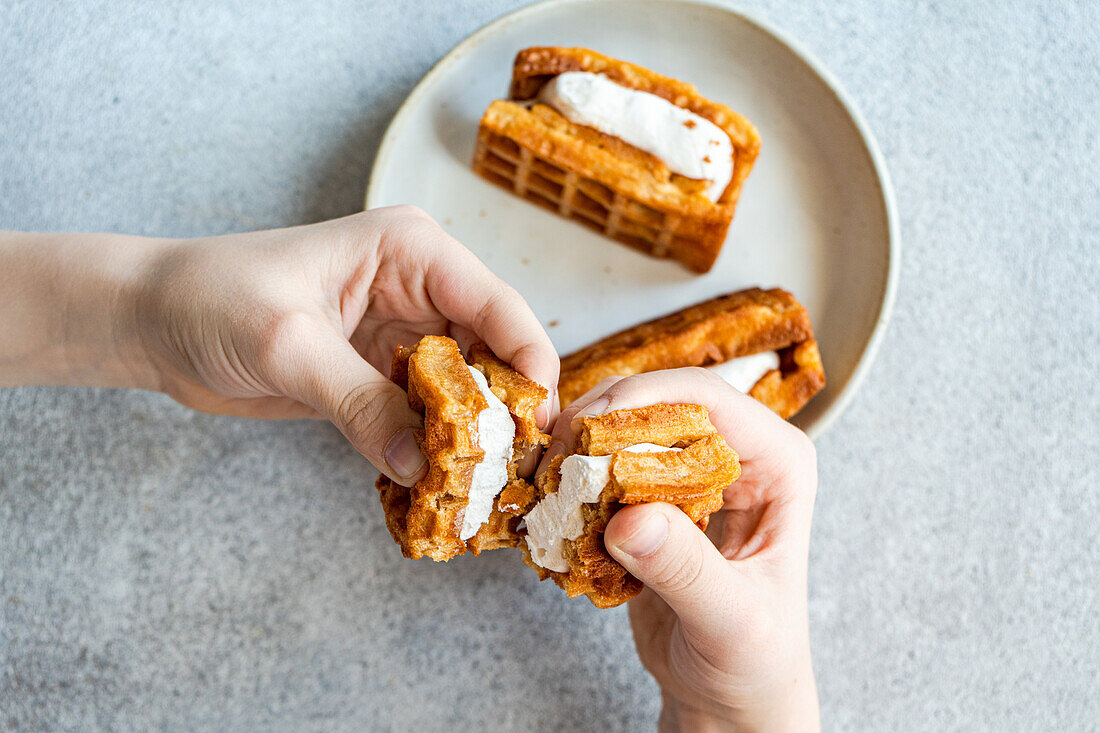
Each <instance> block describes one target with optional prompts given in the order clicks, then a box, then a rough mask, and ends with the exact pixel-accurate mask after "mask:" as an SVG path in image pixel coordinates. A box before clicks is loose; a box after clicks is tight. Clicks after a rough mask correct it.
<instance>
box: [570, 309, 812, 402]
mask: <svg viewBox="0 0 1100 733" xmlns="http://www.w3.org/2000/svg"><path fill="white" fill-rule="evenodd" d="M680 367H708V368H710V369H712V370H714V371H715V372H716V373H718V374H719V375H720V376H721V377H723V378H724V379H725V380H726V381H727V382H729V383H730V384H731V385H733V386H734V387H735V388H737V389H738V390H740V391H742V392H745V393H746V394H748V395H750V396H751V397H754V398H756V399H757V400H759V401H760V402H763V403H764V404H765V405H767V406H768V407H770V408H771V409H772V410H773V411H774V412H776V413H777V414H778V415H779V416H780V417H783V418H789V417H791V416H792V415H794V414H795V413H797V412H798V411H799V410H801V409H802V408H803V407H804V406H805V405H806V403H807V402H808V401H809V400H810V398H811V397H813V396H814V395H815V394H817V392H819V391H820V390H821V389H822V387H824V386H825V369H824V367H823V366H822V363H821V354H820V353H819V351H818V348H817V342H816V341H815V340H814V331H813V326H812V325H811V324H810V315H809V313H808V312H807V311H806V308H805V307H804V306H803V305H802V304H801V303H799V302H798V301H797V300H795V298H794V296H793V295H791V294H790V293H788V292H787V291H786V290H780V289H773V290H761V289H759V288H750V289H748V290H741V291H739V292H736V293H729V294H728V295H722V296H719V297H717V298H712V299H711V300H708V301H705V302H703V303H698V304H696V305H693V306H689V307H687V308H684V309H683V310H681V311H677V312H676V313H671V314H669V315H667V316H664V317H662V318H657V319H655V320H652V321H648V322H646V323H642V324H639V325H637V326H633V327H631V328H627V329H625V330H623V331H620V332H619V333H616V334H612V335H611V336H608V337H606V338H603V339H600V340H599V341H597V342H595V343H593V344H590V345H589V346H586V347H584V348H583V349H580V350H578V351H576V352H574V353H572V354H569V355H568V356H566V357H564V358H562V360H561V378H560V380H559V382H558V394H559V396H560V398H561V404H562V406H563V407H564V406H566V405H568V404H570V403H572V402H573V401H574V400H576V399H577V398H578V397H580V396H581V395H583V394H584V393H585V392H587V391H588V390H590V389H591V388H592V387H595V386H596V385H597V384H598V383H599V382H600V380H601V379H604V378H605V377H612V376H623V377H627V376H631V375H634V374H642V373H644V372H653V371H658V370H661V369H677V368H680Z"/></svg>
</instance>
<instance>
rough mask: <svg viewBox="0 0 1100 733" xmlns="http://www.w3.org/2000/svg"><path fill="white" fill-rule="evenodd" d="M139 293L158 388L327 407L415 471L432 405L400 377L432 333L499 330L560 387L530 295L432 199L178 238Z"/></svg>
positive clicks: (298, 409)
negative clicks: (406, 351)
mask: <svg viewBox="0 0 1100 733" xmlns="http://www.w3.org/2000/svg"><path fill="white" fill-rule="evenodd" d="M147 272H148V275H147V276H146V277H144V278H142V279H141V281H140V286H139V287H138V288H136V291H137V292H136V295H135V296H134V298H133V301H134V306H133V310H134V313H135V316H134V317H135V323H136V331H137V333H138V334H139V338H140V343H141V345H142V351H143V353H144V354H145V355H146V357H147V360H148V364H149V365H150V367H151V370H152V372H153V374H154V375H155V377H154V378H155V380H156V388H158V389H160V390H161V391H163V392H166V393H167V394H168V395H170V396H171V397H173V398H174V399H176V400H177V401H179V402H181V403H183V404H184V405H186V406H188V407H191V408H194V409H196V410H201V411H203V412H214V413H224V414H231V415H239V416H243V417H258V418H295V417H323V418H326V419H328V420H331V421H332V422H333V423H334V424H335V425H336V426H337V427H338V428H339V429H340V430H341V432H343V433H344V435H345V436H347V438H348V440H350V441H351V442H352V444H353V445H354V446H355V447H356V448H357V449H358V450H359V451H360V452H361V453H362V454H363V455H364V456H366V457H367V459H369V460H370V461H371V463H373V464H374V465H375V466H376V467H377V468H378V469H379V470H380V471H382V472H383V473H385V474H386V475H388V476H389V477H390V478H392V479H394V480H395V481H398V482H400V483H402V484H404V485H411V484H412V483H414V482H415V481H416V480H417V479H418V478H419V477H420V476H421V475H423V472H424V471H425V463H424V456H423V455H422V454H421V452H420V450H419V448H418V447H417V444H416V442H415V440H414V438H413V429H415V428H418V427H420V425H421V419H420V417H419V416H418V415H417V414H416V413H414V412H413V411H412V410H411V409H410V408H409V406H408V403H407V400H406V396H405V393H404V392H403V391H402V390H401V389H400V388H398V387H397V386H396V385H394V384H393V383H392V382H390V380H389V379H388V378H387V375H388V374H389V369H390V361H391V359H392V357H393V353H394V349H395V348H396V346H398V345H399V344H405V345H412V344H413V343H415V342H416V341H417V340H418V339H419V338H420V337H421V336H422V335H424V334H446V335H449V336H452V337H453V338H455V339H456V340H457V341H458V342H459V343H460V344H461V345H463V347H465V346H467V345H469V344H470V343H472V342H473V341H475V340H483V341H485V342H486V344H488V346H489V348H491V349H492V350H493V351H494V352H495V353H496V354H497V355H498V356H499V357H500V358H501V359H503V360H505V361H507V362H510V363H511V364H512V366H513V367H514V368H515V369H516V370H518V371H520V372H521V373H523V374H525V375H526V376H528V377H529V378H531V379H533V380H535V381H536V382H538V383H539V384H541V385H543V386H545V387H546V388H547V389H549V390H550V391H551V397H550V399H549V400H548V403H547V404H546V405H544V406H543V407H541V408H540V410H539V412H538V413H536V417H537V418H538V419H539V420H540V422H541V423H542V425H543V426H545V425H546V424H547V423H549V421H550V419H551V417H552V415H551V410H552V409H553V405H554V404H555V399H556V398H555V397H554V395H553V390H554V387H555V386H556V384H557V377H558V357H557V353H556V351H555V350H554V347H553V346H552V344H551V343H550V339H549V338H548V337H547V335H546V333H545V331H544V330H543V329H542V326H541V325H540V324H539V322H538V320H537V319H536V318H535V316H534V314H533V313H532V312H531V309H530V308H529V307H528V306H527V304H526V303H525V302H524V300H523V298H522V297H520V295H519V294H518V293H517V292H516V291H515V290H513V289H512V288H511V287H509V286H508V285H506V284H505V283H504V282H503V281H501V280H500V279H499V278H497V277H496V276H495V275H493V274H492V273H491V272H490V271H489V269H488V268H487V267H486V266H485V265H484V264H483V263H482V262H481V261H480V260H478V258H477V257H475V256H474V255H473V253H471V252H470V251H469V250H467V249H466V248H465V247H463V246H462V245H461V244H459V243H458V242H457V241H455V240H454V239H452V238H451V237H450V236H448V235H447V234H446V233H445V232H444V231H443V230H442V229H441V228H440V227H439V226H438V225H436V223H435V222H433V221H432V220H431V219H430V218H429V217H428V216H427V215H426V214H425V213H424V212H422V211H420V210H419V209H416V208H415V207H410V206H398V207H391V208H385V209H376V210H373V211H367V212H364V213H362V214H356V215H354V216H349V217H346V218H343V219H337V220H334V221H328V222H323V223H320V224H315V225H311V226H303V227H294V228H291V229H280V230H274V231H262V232H252V233H247V234H233V235H228V236H222V237H212V238H209V239H196V240H181V241H173V242H167V243H164V244H163V245H162V246H161V250H160V251H159V252H158V254H157V255H156V256H155V257H154V258H152V260H151V264H150V266H149V267H148V268H147Z"/></svg>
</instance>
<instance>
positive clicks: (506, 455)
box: [458, 367, 516, 542]
mask: <svg viewBox="0 0 1100 733" xmlns="http://www.w3.org/2000/svg"><path fill="white" fill-rule="evenodd" d="M469 369H470V376H472V377H473V378H474V381H475V382H477V388H478V389H479V390H480V391H481V394H482V395H484V396H485V401H486V402H488V403H489V406H488V407H486V408H485V409H484V410H482V411H481V413H480V414H479V415H478V416H477V445H478V447H479V448H481V450H483V451H485V457H484V458H482V459H481V461H480V462H479V463H478V464H477V465H476V466H474V471H473V476H472V477H471V478H470V501H469V503H468V504H467V505H466V511H465V513H464V514H463V515H462V527H461V529H460V530H459V533H458V536H459V538H461V539H462V541H463V542H465V541H466V540H468V539H470V538H471V537H473V536H474V535H475V534H477V531H478V529H480V528H481V525H483V524H485V522H486V520H488V519H489V514H490V513H491V512H492V511H493V500H494V499H496V498H497V495H498V494H499V493H500V491H501V489H503V488H504V485H505V484H506V483H508V461H510V460H511V459H512V440H513V439H514V438H515V437H516V424H515V423H514V422H512V415H511V414H510V413H509V412H508V407H507V406H506V405H505V404H504V403H503V402H501V401H500V400H499V399H497V396H496V395H495V394H493V392H492V390H490V389H489V383H488V382H486V381H485V375H483V374H482V373H481V372H480V371H478V370H477V369H475V368H474V367H469Z"/></svg>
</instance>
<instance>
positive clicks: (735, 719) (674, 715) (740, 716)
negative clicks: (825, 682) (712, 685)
mask: <svg viewBox="0 0 1100 733" xmlns="http://www.w3.org/2000/svg"><path fill="white" fill-rule="evenodd" d="M799 670H800V671H799V672H797V673H796V674H793V675H791V677H790V679H789V682H788V683H787V684H784V685H782V686H781V687H780V688H779V689H775V690H771V691H768V692H760V693H757V694H754V695H752V696H751V698H750V699H745V700H743V701H742V702H741V703H739V704H737V705H722V704H719V703H717V702H710V701H701V702H702V704H692V703H689V702H685V701H683V700H680V699H678V698H676V697H674V696H673V695H671V694H669V693H668V692H664V691H662V706H661V717H660V720H659V725H658V729H659V730H660V731H661V732H662V733H673V732H677V733H678V732H679V731H705V732H709V731H737V732H738V733H747V732H750V731H751V732H754V733H755V732H756V731H792V732H795V731H797V732H798V733H807V732H812V731H818V730H820V729H821V721H820V712H819V706H818V699H817V685H816V683H815V681H814V675H813V666H812V664H811V663H810V660H809V657H808V655H807V658H806V659H805V661H804V663H801V664H800V665H799Z"/></svg>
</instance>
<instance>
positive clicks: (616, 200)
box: [473, 48, 760, 272]
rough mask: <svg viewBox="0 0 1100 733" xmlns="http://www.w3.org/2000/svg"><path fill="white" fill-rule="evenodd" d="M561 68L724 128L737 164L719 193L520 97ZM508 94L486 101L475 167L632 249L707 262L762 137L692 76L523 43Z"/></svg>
mask: <svg viewBox="0 0 1100 733" xmlns="http://www.w3.org/2000/svg"><path fill="white" fill-rule="evenodd" d="M566 71H588V72H593V73H599V74H603V75H605V76H607V77H608V78H609V79H611V80H612V81H614V82H616V83H618V84H621V85H623V86H626V87H629V88H632V89H638V90H641V91H645V92H649V93H652V94H655V95H657V96H660V97H663V98H664V99H666V100H668V101H669V102H671V103H672V104H675V105H677V106H680V107H683V108H685V109H688V110H690V111H692V112H694V113H695V114H698V115H699V116H701V117H704V118H706V119H708V120H710V121H711V122H713V123H714V124H716V125H717V126H718V127H720V128H721V129H722V130H724V131H725V132H726V133H727V134H728V135H729V136H730V140H731V141H732V143H733V148H734V168H733V176H732V178H731V180H730V183H729V185H728V186H726V189H725V191H723V193H722V195H721V196H720V197H719V199H718V201H717V202H713V201H710V200H709V199H707V198H706V197H705V196H703V195H702V191H703V189H704V188H705V184H704V183H703V182H702V181H697V180H693V179H689V178H685V177H683V176H680V175H677V174H674V173H671V172H670V171H669V169H668V167H667V166H666V165H665V164H664V163H663V162H661V161H660V160H658V159H657V158H655V157H654V156H652V155H649V154H648V153H645V152H643V151H641V150H638V149H637V148H634V147H633V146H630V145H628V144H626V143H624V142H623V141H622V140H619V139H618V138H615V137H613V136H610V135H605V134H603V133H601V132H598V131H596V130H594V129H592V128H588V127H584V126H581V125H575V124H573V123H572V122H569V121H568V120H567V119H565V118H564V117H563V116H562V115H560V114H558V113H557V112H556V111H554V110H553V109H551V108H549V107H547V106H546V105H542V104H534V105H528V104H526V103H525V102H526V101H527V100H532V99H534V98H535V96H536V95H537V94H538V92H539V90H540V89H541V88H542V86H543V85H544V84H545V83H546V82H547V81H548V80H549V79H551V78H553V77H554V76H555V75H557V74H561V73H564V72H566ZM511 97H512V100H513V101H502V100H497V101H495V102H493V103H492V104H490V105H489V108H488V109H487V110H486V111H485V115H484V116H483V117H482V119H481V124H480V126H479V128H478V139H477V146H476V148H475V151H474V161H473V168H474V170H475V171H476V172H477V173H479V174H480V175H482V176H484V177H485V178H486V179H488V180H489V181H492V182H493V183H496V184H498V185H500V186H502V187H504V188H506V189H508V190H509V191H512V192H513V193H515V194H517V195H519V196H522V197H524V198H526V199H528V200H529V201H532V202H534V203H536V204H539V205H540V206H544V207H546V208H548V209H550V210H551V211H555V212H557V213H558V214H560V215H562V216H565V217H567V218H570V219H573V220H575V221H578V222H580V223H582V224H585V225H586V226H589V227H591V228H593V229H596V230H597V231H599V232H602V233H603V234H605V235H607V236H609V237H611V238H613V239H616V240H618V241H620V242H623V243H624V244H627V245H629V246H631V247H634V248H635V249H639V250H641V251H643V252H646V253H648V254H650V255H653V256H655V257H667V258H671V259H675V260H677V261H679V262H681V263H683V264H684V265H686V266H687V267H688V268H690V269H691V270H693V271H695V272H706V271H708V270H709V269H710V268H711V266H712V265H713V264H714V261H715V259H716V258H717V257H718V253H719V252H720V251H721V248H722V243H723V241H724V240H725V237H726V231H727V230H728V228H729V224H730V221H731V220H732V219H733V214H734V209H735V208H736V206H737V199H738V197H739V196H740V193H741V186H742V184H743V183H744V181H745V179H746V178H747V177H748V175H749V172H750V171H751V170H752V166H753V162H754V161H755V160H756V156H757V153H758V152H759V150H760V137H759V135H758V134H757V132H756V129H755V128H754V127H753V126H752V124H751V123H749V121H748V120H746V119H745V118H744V117H742V116H741V115H738V114H737V113H736V112H734V111H733V110H731V109H729V108H728V107H725V106H724V105H721V104H717V103H715V102H711V101H709V100H708V99H706V98H704V97H702V96H700V95H699V93H698V92H697V91H696V90H695V87H693V86H692V85H690V84H685V83H683V82H680V81H677V80H675V79H671V78H669V77H666V76H662V75H660V74H657V73H655V72H653V71H650V70H649V69H646V68H643V67H641V66H636V65H634V64H630V63H627V62H625V61H619V60H618V59H613V58H610V57H608V56H604V55H602V54H599V53H596V52H595V51H590V50H588V49H583V48H528V49H525V50H523V51H520V52H519V54H518V55H517V56H516V60H515V64H514V67H513V72H512V85H511Z"/></svg>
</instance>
